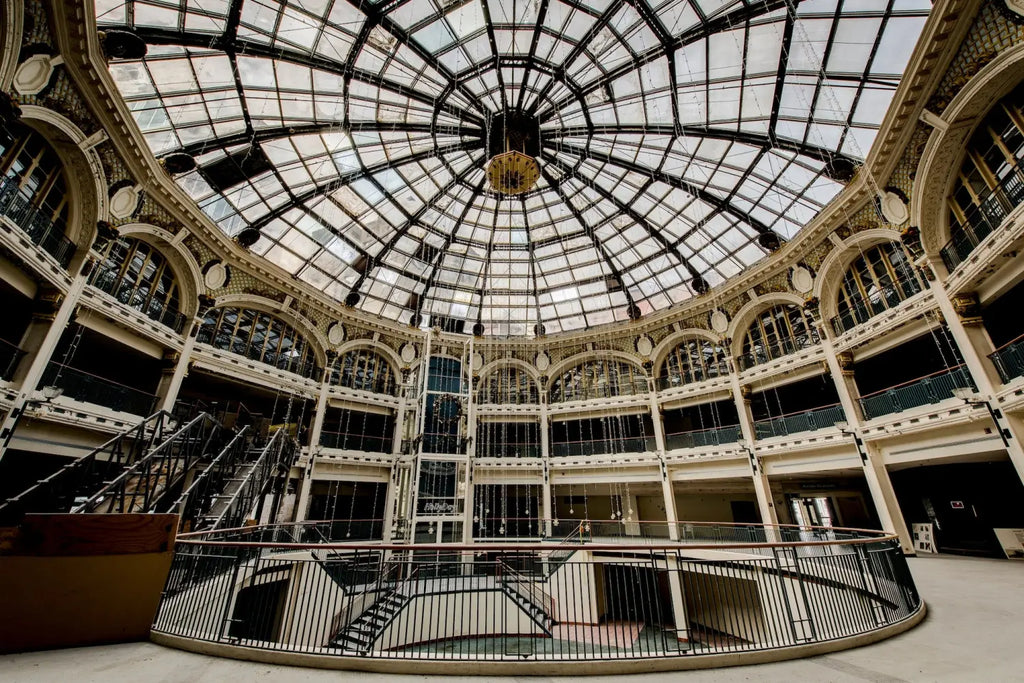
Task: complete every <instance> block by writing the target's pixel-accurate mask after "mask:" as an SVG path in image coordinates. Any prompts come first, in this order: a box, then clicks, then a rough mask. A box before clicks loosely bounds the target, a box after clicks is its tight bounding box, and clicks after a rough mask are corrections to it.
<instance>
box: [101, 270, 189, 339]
mask: <svg viewBox="0 0 1024 683" xmlns="http://www.w3.org/2000/svg"><path fill="white" fill-rule="evenodd" d="M89 284H90V285H92V286H93V287H95V288H96V289H98V290H100V291H101V292H103V293H104V294H109V295H110V296H112V297H114V298H115V299H117V300H118V301H119V302H121V303H122V304H124V305H125V306H128V307H129V308H132V309H134V310H136V311H139V312H140V313H142V314H143V315H145V316H146V317H147V318H149V319H150V320H155V321H156V322H158V323H160V324H161V325H164V326H166V327H169V328H171V329H172V330H174V331H175V332H177V333H178V334H181V332H182V331H183V330H184V329H185V322H186V318H185V316H184V315H182V313H181V312H179V311H178V310H177V309H176V308H172V307H171V306H168V305H167V304H165V303H164V302H162V301H158V300H156V299H152V300H150V302H149V303H148V304H146V302H145V297H144V296H140V292H139V289H138V288H137V287H136V286H135V285H134V284H132V283H130V282H127V281H125V280H123V279H122V278H120V277H118V274H117V271H115V270H113V269H110V268H98V269H97V270H96V272H95V273H93V276H92V279H91V280H90V282H89Z"/></svg>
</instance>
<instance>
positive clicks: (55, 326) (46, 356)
mask: <svg viewBox="0 0 1024 683" xmlns="http://www.w3.org/2000/svg"><path fill="white" fill-rule="evenodd" d="M92 265H93V254H92V253H91V252H90V254H89V255H88V256H87V257H86V259H85V260H84V261H83V263H82V267H81V269H80V270H79V272H78V275H76V276H75V278H74V279H73V280H72V281H71V286H70V287H69V288H68V291H67V293H66V294H65V295H64V299H63V301H61V303H60V306H58V308H57V312H56V313H55V314H54V316H53V322H52V323H50V328H49V329H48V330H47V331H46V334H45V335H44V336H43V339H42V341H41V342H40V343H39V347H38V350H37V351H36V355H35V358H33V359H32V363H31V364H30V365H29V368H28V371H27V372H26V373H25V376H24V378H23V379H22V381H21V388H20V389H19V390H18V395H17V397H16V398H15V399H14V403H13V405H12V406H11V411H10V412H9V413H7V417H5V418H4V421H3V424H2V426H0V459H2V458H3V456H4V454H6V453H7V446H8V445H9V444H10V442H11V437H12V436H14V430H15V427H16V426H17V424H18V420H19V419H20V418H21V416H22V414H23V413H24V412H25V410H26V408H27V404H28V403H29V402H30V400H31V398H32V396H33V395H34V394H35V392H36V389H37V388H38V385H39V380H40V379H42V376H43V372H44V371H45V370H46V366H47V365H48V364H49V363H50V358H51V357H52V356H53V352H54V351H55V350H56V348H57V344H58V343H60V338H61V335H63V334H64V329H65V328H66V327H67V326H68V324H69V323H70V322H71V316H72V315H74V313H75V310H76V309H77V308H78V301H79V299H80V298H81V297H82V291H83V290H84V289H85V285H86V283H87V282H88V280H89V273H90V272H91V271H92Z"/></svg>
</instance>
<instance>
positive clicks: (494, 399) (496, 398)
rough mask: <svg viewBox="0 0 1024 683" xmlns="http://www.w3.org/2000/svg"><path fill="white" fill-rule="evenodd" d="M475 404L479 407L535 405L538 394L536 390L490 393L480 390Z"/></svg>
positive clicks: (538, 398) (538, 400)
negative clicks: (478, 404) (479, 405)
mask: <svg viewBox="0 0 1024 683" xmlns="http://www.w3.org/2000/svg"><path fill="white" fill-rule="evenodd" d="M476 396H477V399H476V400H477V402H478V403H480V404H481V405H517V406H518V405H535V404H537V403H540V394H539V393H538V392H537V390H536V389H521V390H514V389H509V390H505V391H500V390H496V391H491V390H490V389H481V390H480V391H479V392H477V395H476Z"/></svg>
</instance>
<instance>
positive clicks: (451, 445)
mask: <svg viewBox="0 0 1024 683" xmlns="http://www.w3.org/2000/svg"><path fill="white" fill-rule="evenodd" d="M421 445H422V447H423V452H424V453H441V454H447V455H454V454H461V453H465V452H466V439H465V437H462V436H459V435H457V434H437V433H430V432H427V433H425V434H424V435H423V440H422V442H421Z"/></svg>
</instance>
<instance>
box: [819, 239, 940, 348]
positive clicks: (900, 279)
mask: <svg viewBox="0 0 1024 683" xmlns="http://www.w3.org/2000/svg"><path fill="white" fill-rule="evenodd" d="M922 289H923V285H922V283H921V280H920V278H919V277H918V275H917V273H916V272H915V270H914V266H913V264H912V263H911V260H910V257H909V256H908V254H907V253H906V251H905V249H904V248H903V245H902V244H900V243H899V242H883V243H881V244H876V245H873V246H871V247H868V248H867V249H864V250H863V251H862V252H861V253H860V254H859V255H858V256H857V257H856V258H855V259H854V260H853V262H851V263H850V265H849V266H848V267H847V269H846V272H845V273H844V274H843V278H842V280H841V281H840V283H839V292H838V294H837V299H836V315H835V316H834V317H833V318H832V328H833V330H834V331H835V333H836V334H837V335H839V334H843V332H845V331H847V330H849V329H850V328H852V327H853V326H855V325H858V324H860V323H863V322H866V321H867V320H869V319H870V318H872V317H874V316H876V315H878V314H880V313H883V312H884V311H886V310H888V309H890V308H894V307H895V306H898V305H899V304H900V303H901V302H903V301H905V300H907V299H909V298H910V297H912V296H914V295H915V294H917V293H919V292H920V291H921V290H922Z"/></svg>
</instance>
